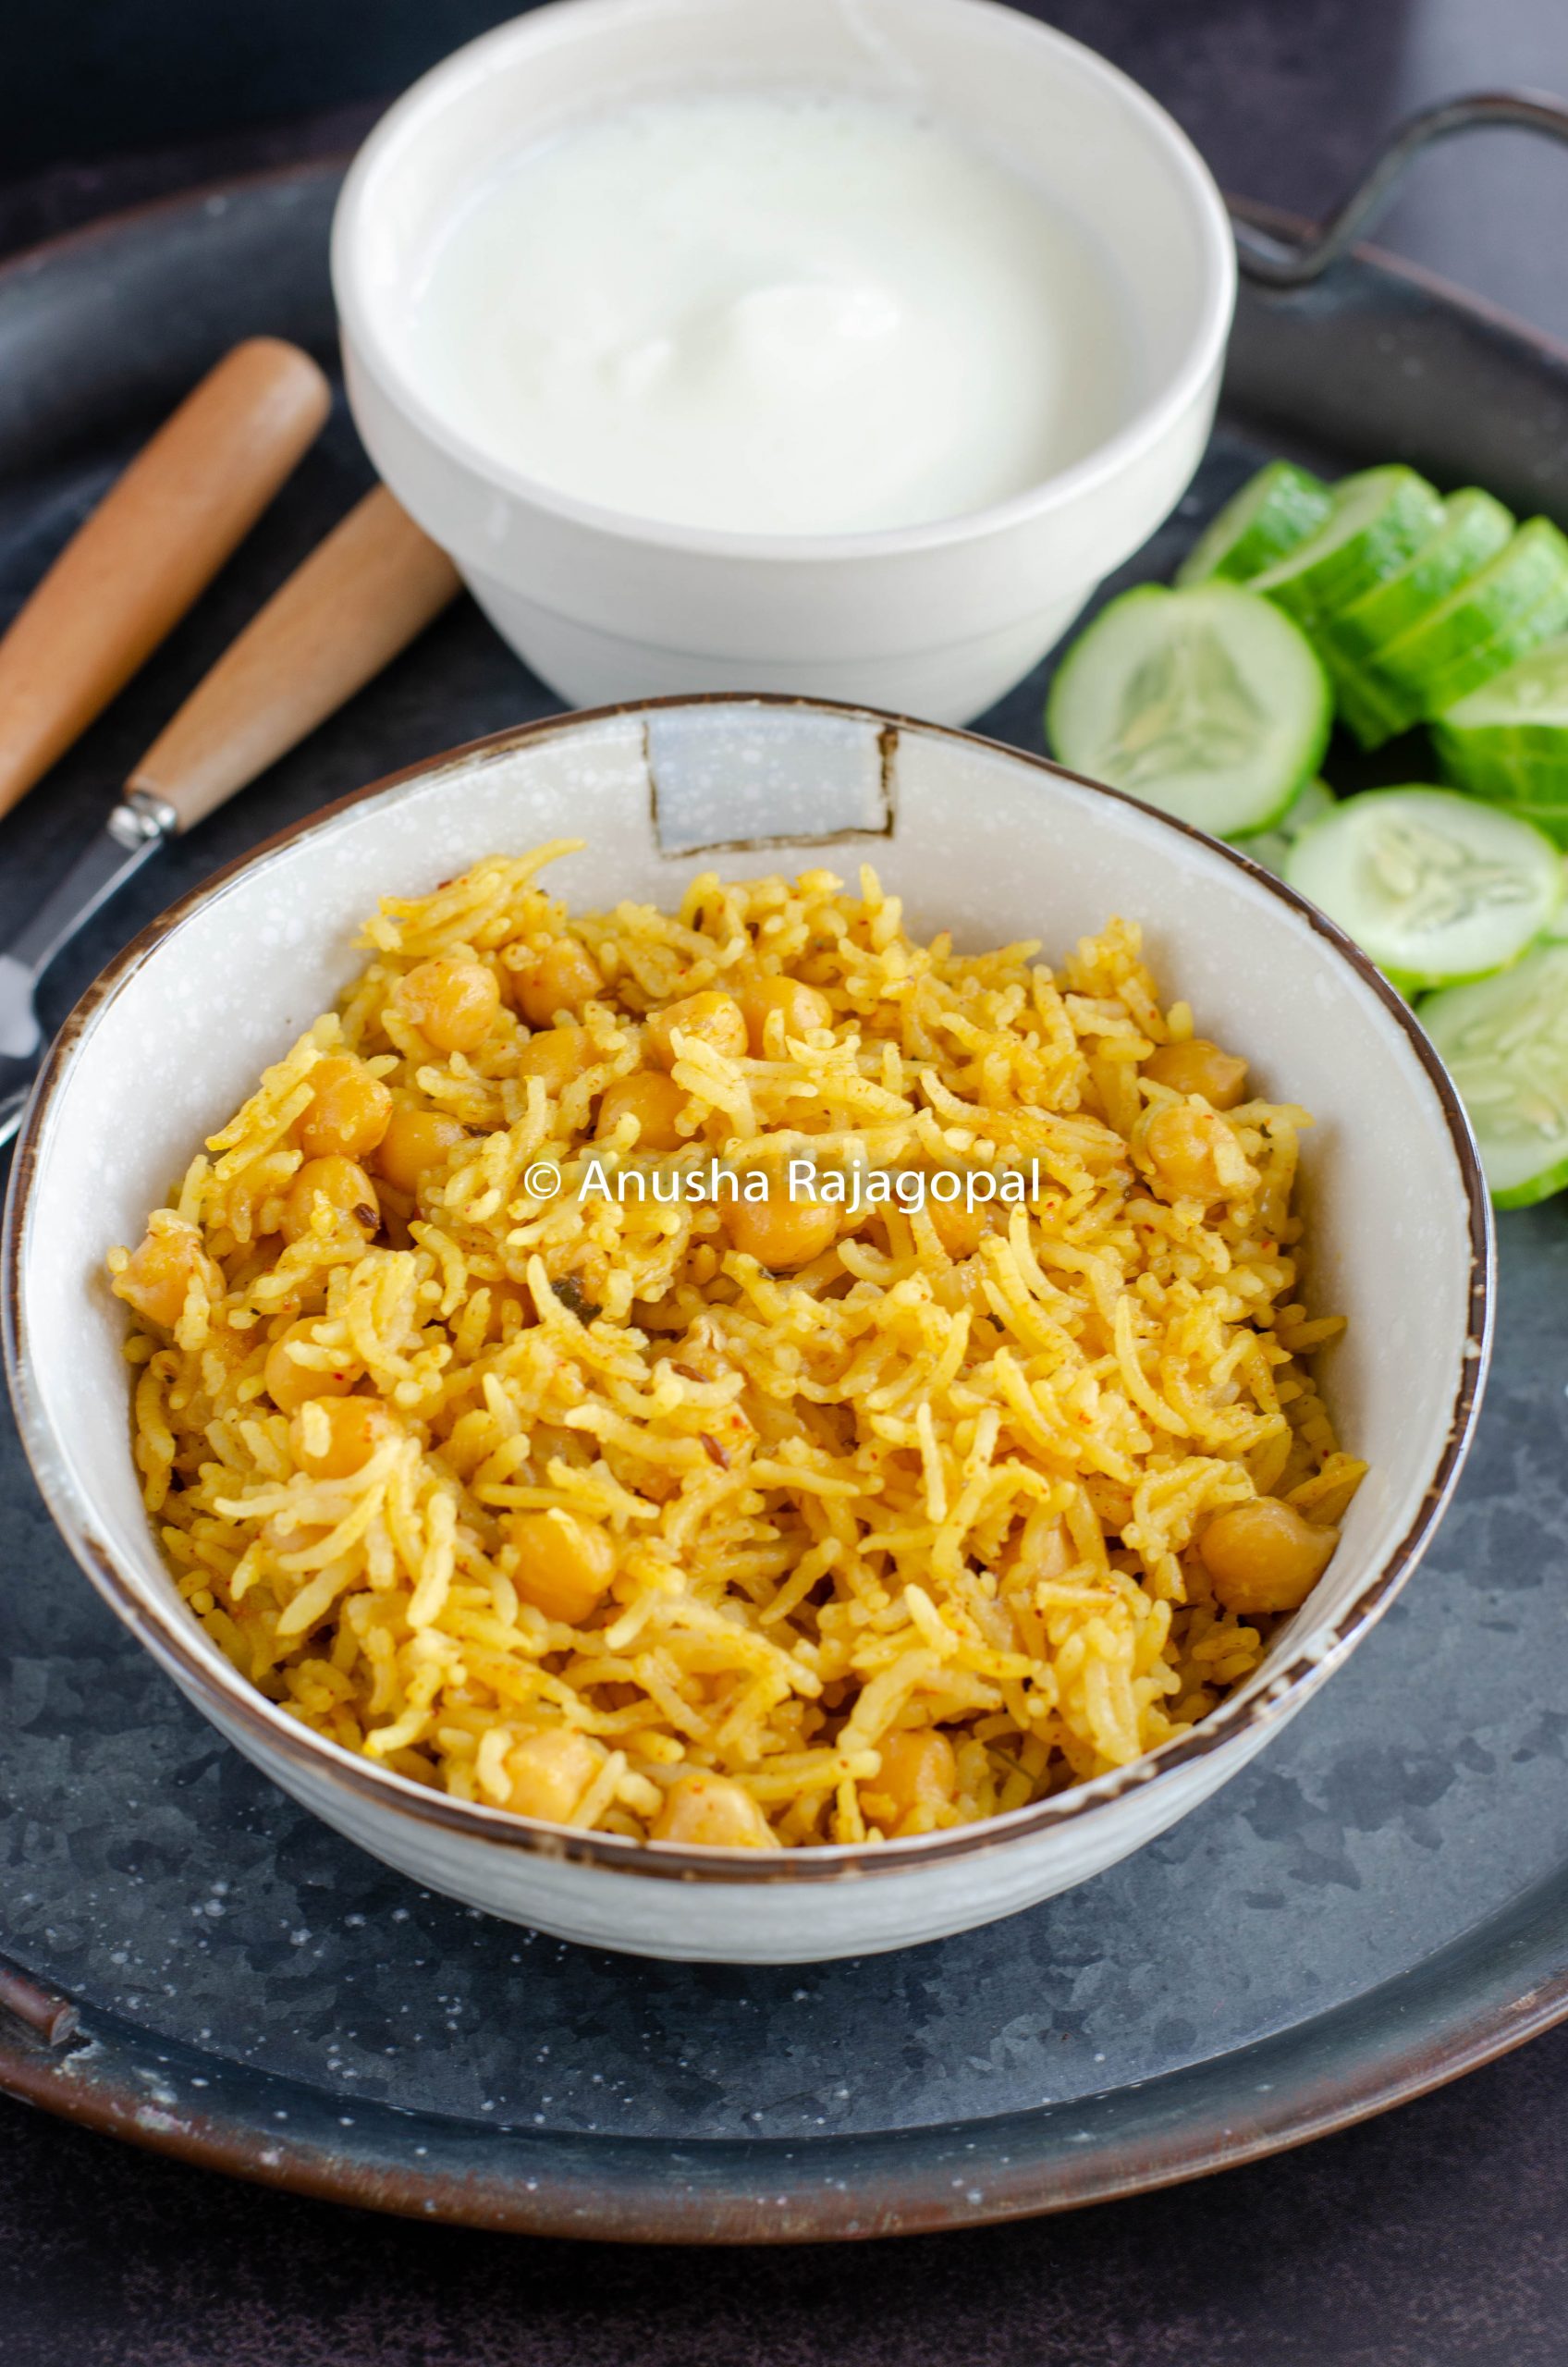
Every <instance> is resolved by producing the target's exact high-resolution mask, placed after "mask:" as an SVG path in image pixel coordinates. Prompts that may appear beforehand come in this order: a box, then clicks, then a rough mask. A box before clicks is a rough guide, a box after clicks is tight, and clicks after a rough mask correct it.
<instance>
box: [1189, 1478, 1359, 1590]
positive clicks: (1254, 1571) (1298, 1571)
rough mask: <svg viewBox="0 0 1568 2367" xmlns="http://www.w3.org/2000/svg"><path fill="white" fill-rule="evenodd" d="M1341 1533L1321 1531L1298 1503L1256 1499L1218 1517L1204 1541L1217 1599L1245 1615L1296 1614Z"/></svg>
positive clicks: (1203, 1550) (1202, 1548)
mask: <svg viewBox="0 0 1568 2367" xmlns="http://www.w3.org/2000/svg"><path fill="white" fill-rule="evenodd" d="M1339 1541H1340V1532H1339V1530H1338V1529H1337V1528H1317V1527H1314V1526H1313V1524H1312V1522H1311V1521H1309V1520H1304V1519H1303V1517H1302V1515H1301V1514H1300V1513H1298V1512H1297V1510H1296V1508H1295V1506H1294V1505H1293V1504H1287V1503H1285V1502H1282V1501H1281V1500H1280V1497H1278V1496H1256V1497H1255V1498H1254V1499H1253V1501H1252V1502H1251V1503H1247V1504H1232V1505H1231V1507H1230V1509H1229V1510H1228V1511H1226V1512H1222V1513H1216V1515H1215V1516H1214V1518H1213V1519H1212V1520H1211V1521H1210V1522H1209V1523H1208V1524H1207V1527H1205V1529H1204V1532H1203V1534H1202V1536H1201V1537H1200V1538H1199V1539H1198V1551H1199V1552H1200V1553H1201V1554H1202V1556H1203V1559H1204V1566H1205V1567H1206V1569H1207V1572H1208V1575H1209V1576H1210V1577H1211V1578H1212V1579H1213V1581H1214V1592H1215V1596H1216V1599H1217V1600H1219V1602H1221V1603H1223V1605H1224V1607H1225V1609H1226V1610H1227V1611H1235V1612H1240V1613H1242V1614H1243V1616H1250V1615H1254V1614H1262V1613H1266V1612H1270V1611H1295V1610H1297V1609H1298V1608H1299V1607H1300V1605H1301V1604H1302V1603H1304V1602H1305V1600H1306V1598H1307V1596H1308V1595H1309V1594H1310V1593H1311V1592H1312V1589H1313V1588H1314V1587H1315V1586H1316V1585H1317V1581H1318V1579H1319V1578H1320V1577H1321V1576H1322V1575H1323V1573H1324V1571H1325V1570H1326V1569H1327V1568H1328V1566H1329V1563H1330V1562H1331V1561H1332V1559H1333V1555H1334V1548H1335V1546H1336V1545H1337V1544H1338V1543H1339Z"/></svg>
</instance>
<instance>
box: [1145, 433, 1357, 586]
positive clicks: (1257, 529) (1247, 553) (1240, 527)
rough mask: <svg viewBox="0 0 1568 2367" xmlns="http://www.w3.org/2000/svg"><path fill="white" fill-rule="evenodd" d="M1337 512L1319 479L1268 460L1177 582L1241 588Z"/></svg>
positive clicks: (1210, 529) (1208, 531)
mask: <svg viewBox="0 0 1568 2367" xmlns="http://www.w3.org/2000/svg"><path fill="white" fill-rule="evenodd" d="M1332 507H1333V496H1332V494H1331V493H1330V492H1329V488H1328V486H1327V485H1326V484H1324V483H1323V480H1322V478H1321V477H1315V476H1313V475H1312V474H1311V473H1310V472H1309V471H1308V470H1306V469H1298V468H1297V467H1296V466H1295V464H1294V462H1293V461H1292V460H1270V461H1269V463H1268V467H1267V468H1266V469H1259V471H1258V472H1257V474H1256V476H1255V477H1249V478H1248V479H1247V482H1246V484H1244V485H1243V487H1242V489H1241V491H1240V493H1238V494H1236V495H1234V496H1233V497H1231V500H1229V501H1228V502H1227V503H1226V504H1225V507H1224V509H1221V510H1220V511H1219V513H1218V515H1217V516H1216V517H1215V518H1214V519H1213V520H1212V521H1210V523H1209V524H1208V525H1207V527H1206V528H1205V529H1204V532H1203V533H1201V534H1200V535H1199V536H1198V539H1197V541H1196V542H1195V543H1194V545H1193V547H1192V549H1191V550H1190V551H1189V552H1188V554H1187V556H1186V558H1185V559H1184V560H1183V561H1182V565H1181V566H1180V567H1179V568H1178V569H1177V570H1176V581H1177V583H1207V582H1208V581H1209V579H1210V577H1212V576H1216V575H1220V576H1224V577H1226V578H1227V579H1228V580H1229V581H1231V582H1232V583H1243V582H1244V581H1245V580H1246V578H1247V577H1248V576H1249V575H1256V574H1257V573H1258V572H1259V570H1261V569H1263V568H1266V567H1272V565H1273V564H1274V561H1275V560H1276V559H1279V558H1284V556H1285V553H1286V552H1287V551H1291V550H1294V548H1295V546H1296V545H1297V544H1298V543H1304V542H1305V540H1306V538H1307V536H1308V534H1311V533H1316V531H1317V528H1318V527H1319V526H1321V524H1322V523H1323V521H1324V520H1325V518H1327V516H1328V515H1329V510H1330V509H1331V508H1332Z"/></svg>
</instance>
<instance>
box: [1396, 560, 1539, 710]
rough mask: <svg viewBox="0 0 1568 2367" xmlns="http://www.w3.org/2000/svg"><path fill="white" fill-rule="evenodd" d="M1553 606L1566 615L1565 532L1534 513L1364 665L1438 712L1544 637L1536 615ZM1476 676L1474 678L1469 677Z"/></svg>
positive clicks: (1474, 688) (1426, 707)
mask: <svg viewBox="0 0 1568 2367" xmlns="http://www.w3.org/2000/svg"><path fill="white" fill-rule="evenodd" d="M1552 603H1556V606H1557V610H1558V611H1559V613H1558V616H1557V622H1562V621H1564V620H1568V537H1564V536H1563V535H1562V533H1559V531H1558V529H1557V528H1556V527H1555V526H1554V525H1553V524H1552V522H1551V521H1550V518H1532V519H1531V521H1530V522H1529V524H1528V525H1527V526H1521V527H1520V529H1519V531H1518V533H1516V534H1514V535H1513V536H1512V537H1511V539H1510V540H1509V542H1508V543H1507V544H1506V545H1505V546H1504V547H1503V549H1502V550H1501V551H1500V552H1499V553H1498V555H1497V557H1496V558H1493V559H1490V560H1488V563H1487V565H1486V566H1485V567H1483V568H1482V569H1481V570H1480V572H1479V573H1478V574H1476V575H1473V576H1472V577H1471V578H1470V580H1469V582H1468V583H1462V584H1460V585H1459V587H1458V589H1457V590H1455V591H1453V592H1451V593H1450V594H1449V595H1448V597H1447V598H1446V599H1445V600H1441V601H1439V603H1438V605H1437V607H1435V608H1433V609H1431V610H1430V611H1429V612H1428V614H1427V615H1426V616H1424V617H1422V618H1420V619H1418V621H1417V622H1416V623H1415V624H1413V625H1410V626H1408V627H1407V628H1406V630H1405V631H1404V632H1402V633H1400V634H1399V635H1398V636H1397V637H1396V638H1395V639H1394V640H1393V641H1390V642H1386V643H1385V644H1383V646H1382V647H1381V648H1380V649H1378V651H1376V652H1375V653H1374V655H1373V656H1372V657H1371V659H1370V660H1369V661H1368V664H1369V670H1370V671H1371V672H1372V674H1373V677H1374V679H1375V680H1376V681H1379V682H1387V683H1389V684H1390V685H1392V686H1393V687H1395V688H1396V689H1400V690H1404V691H1408V692H1410V693H1412V694H1413V695H1414V696H1415V699H1416V700H1417V701H1418V702H1419V704H1420V707H1421V711H1422V712H1423V713H1424V714H1425V713H1430V714H1437V715H1440V714H1441V712H1442V710H1443V708H1444V707H1445V706H1452V705H1453V702H1454V700H1455V699H1460V698H1464V696H1465V695H1466V693H1468V692H1470V691H1473V690H1477V689H1479V687H1480V683H1481V681H1486V680H1487V679H1488V672H1489V673H1491V674H1496V673H1501V670H1502V667H1503V665H1505V664H1506V665H1512V664H1513V660H1514V658H1516V657H1522V656H1524V655H1525V651H1526V650H1527V649H1532V648H1534V647H1535V645H1536V643H1537V642H1538V641H1539V640H1540V639H1541V638H1542V631H1541V630H1540V629H1538V628H1537V626H1536V624H1535V619H1537V618H1538V617H1539V616H1540V614H1541V611H1542V607H1543V605H1550V604H1552ZM1546 630H1549V631H1555V630H1556V625H1555V624H1554V625H1553V626H1551V627H1549V628H1546ZM1504 647H1505V648H1506V649H1507V651H1508V653H1509V654H1508V656H1507V657H1506V658H1505V659H1503V660H1501V663H1497V664H1490V663H1489V660H1490V657H1491V653H1492V652H1494V651H1496V650H1499V649H1501V648H1504ZM1483 668H1487V669H1488V670H1481V669H1483ZM1477 673H1478V674H1479V679H1478V680H1477V681H1471V680H1469V677H1470V676H1471V675H1472V674H1477ZM1458 684H1463V687H1462V688H1459V687H1452V686H1454V685H1458ZM1451 690H1452V695H1451Z"/></svg>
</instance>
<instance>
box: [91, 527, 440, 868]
mask: <svg viewBox="0 0 1568 2367" xmlns="http://www.w3.org/2000/svg"><path fill="white" fill-rule="evenodd" d="M459 589H460V583H459V576H458V571H457V569H456V568H455V567H454V566H453V565H452V562H451V560H450V559H449V558H447V555H446V553H445V551H442V550H440V549H438V548H437V546H435V544H434V543H433V542H432V541H431V540H430V537H429V536H428V534H424V533H421V531H420V529H419V528H418V527H417V526H416V525H415V524H414V521H413V520H412V519H411V518H410V516H409V514H408V512H407V511H406V510H404V509H399V508H398V504H397V502H396V501H395V500H394V499H393V497H392V496H391V495H390V494H389V493H388V492H387V490H386V486H385V485H377V487H376V489H375V491H374V493H367V494H366V496H365V497H364V499H363V500H362V501H361V502H360V503H359V504H358V505H357V507H356V508H354V509H350V510H349V515H348V516H347V518H345V519H344V520H343V521H342V522H341V523H340V524H339V525H337V526H336V527H334V529H333V531H332V533H330V534H328V536H327V537H326V540H325V542H324V543H322V544H320V545H319V546H317V548H316V549H315V550H313V551H312V553H311V556H310V558H308V559H306V560H305V561H304V563H303V565H302V566H300V567H298V568H296V569H295V570H294V573H293V574H292V575H291V576H290V577H289V579H288V583H285V584H284V585H283V586H282V588H281V589H280V590H279V591H277V592H275V593H274V595H273V596H272V598H271V599H270V600H269V601H268V602H267V604H266V606H265V607H264V608H261V609H259V610H258V611H257V613H256V615H255V616H254V617H252V618H251V621H250V623H249V624H248V625H247V626H246V628H245V630H244V632H242V633H241V634H240V635H239V639H238V641H236V642H233V643H232V644H230V646H229V647H228V648H227V650H226V651H225V652H224V655H223V656H221V657H220V658H219V659H218V662H217V664H216V665H215V666H214V668H213V669H212V672H211V673H210V674H208V675H207V676H206V677H205V679H204V680H203V681H201V682H199V683H198V684H197V686H196V688H195V690H193V691H192V692H191V693H190V697H189V698H188V699H187V700H186V702H185V705H183V706H182V707H181V708H180V710H179V712H178V715H177V716H176V717H174V719H173V721H172V722H171V723H169V724H168V725H167V726H166V727H165V730H163V731H161V732H160V733H159V735H158V737H157V739H156V740H154V741H153V745H152V746H151V747H150V748H149V749H148V751H147V754H145V755H144V756H143V757H142V759H141V763H140V764H139V765H138V766H137V767H136V769H135V771H134V772H133V773H132V774H131V775H130V778H129V781H128V782H127V784H126V786H127V788H128V789H141V790H147V791H151V793H152V794H153V796H155V797H161V798H162V799H163V800H164V801H165V803H166V804H169V805H172V806H173V808H174V810H175V812H176V814H177V815H178V817H179V828H181V829H182V830H188V829H190V826H191V824H192V823H193V822H200V821H201V820H202V817H203V816H204V815H208V814H210V813H211V812H212V810H213V808H214V805H221V804H222V803H223V801H224V799H225V798H226V797H232V796H233V794H234V792H235V791H236V790H237V789H243V788H244V787H245V785H246V783H247V782H248V781H252V780H254V779H255V778H256V776H257V774H258V773H261V772H264V771H265V769H266V767H268V765H270V764H275V763H276V760H277V758H278V757H279V756H282V755H285V754H287V753H288V750H289V749H290V748H292V747H294V746H296V745H297V743H298V742H300V741H301V740H303V739H304V737H305V735H306V733H307V732H310V731H313V730H315V728H316V725H317V724H318V723H321V722H324V721H325V718H326V717H327V716H329V715H331V714H332V713H333V712H334V711H335V709H337V707H340V706H341V705H343V703H344V701H345V700H346V699H349V698H351V697H352V696H353V693H355V692H356V691H357V690H359V689H360V688H361V686H362V685H363V684H364V683H366V682H368V681H370V680H371V678H372V676H373V675H375V674H379V673H380V671H381V669H382V668H383V667H384V666H386V665H387V664H389V663H390V661H391V660H392V659H393V658H394V657H396V656H397V655H398V651H399V650H400V649H404V648H406V647H407V646H408V644H409V643H410V641H412V640H413V638H414V636H415V635H416V634H417V633H421V632H423V631H424V628H425V626H426V625H427V624H429V623H430V622H431V620H432V619H433V618H435V617H436V616H438V615H439V614H440V612H441V610H442V609H443V608H444V607H446V606H447V602H448V601H450V600H452V599H453V598H455V597H456V595H457V593H458V592H459Z"/></svg>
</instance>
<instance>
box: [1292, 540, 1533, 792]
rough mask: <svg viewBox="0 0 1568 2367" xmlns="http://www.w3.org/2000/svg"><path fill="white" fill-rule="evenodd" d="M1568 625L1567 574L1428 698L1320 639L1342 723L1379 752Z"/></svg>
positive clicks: (1462, 661)
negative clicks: (1403, 732) (1539, 600)
mask: <svg viewBox="0 0 1568 2367" xmlns="http://www.w3.org/2000/svg"><path fill="white" fill-rule="evenodd" d="M1565 624H1568V575H1565V576H1564V578H1563V579H1562V582H1561V583H1557V584H1554V585H1553V586H1552V588H1551V589H1550V591H1549V593H1548V594H1547V596H1546V598H1545V600H1544V601H1542V602H1541V603H1540V604H1539V605H1538V606H1537V607H1534V608H1532V609H1530V610H1529V612H1528V613H1527V614H1526V615H1525V616H1521V617H1515V618H1513V619H1512V620H1511V621H1510V622H1509V623H1508V624H1507V625H1505V626H1504V627H1503V629H1502V632H1501V634H1500V635H1498V636H1495V637H1494V638H1493V639H1491V640H1489V641H1486V642H1481V643H1477V644H1476V645H1475V646H1474V647H1472V648H1470V649H1469V650H1467V651H1466V652H1465V653H1464V656H1461V657H1460V658H1459V659H1457V660H1456V661H1455V663H1454V664H1452V666H1450V667H1449V668H1448V669H1447V670H1446V672H1444V673H1441V674H1439V675H1438V676H1437V677H1436V678H1435V680H1433V681H1431V682H1430V683H1428V685H1427V689H1426V692H1425V693H1424V694H1422V693H1416V692H1415V691H1414V690H1413V689H1412V688H1411V687H1410V686H1409V685H1408V684H1406V683H1403V682H1395V681H1391V680H1390V678H1389V677H1388V676H1387V675H1386V674H1385V673H1384V672H1383V671H1382V669H1381V667H1380V665H1379V662H1378V659H1377V658H1372V659H1370V660H1363V661H1362V662H1361V663H1360V664H1359V665H1352V664H1350V663H1349V662H1348V661H1347V660H1346V659H1345V658H1343V657H1341V656H1340V655H1339V654H1338V653H1337V652H1336V651H1334V650H1333V649H1332V648H1330V647H1329V645H1328V644H1326V642H1325V641H1324V638H1323V635H1322V633H1321V632H1318V633H1317V635H1316V636H1315V638H1316V640H1317V648H1318V654H1319V656H1321V657H1322V658H1323V661H1324V663H1325V665H1326V666H1327V667H1328V669H1329V677H1330V679H1331V681H1333V684H1334V688H1335V693H1336V696H1337V697H1338V700H1339V705H1340V715H1341V721H1343V722H1344V723H1346V724H1347V725H1348V726H1349V728H1350V730H1352V731H1353V732H1354V735H1355V737H1356V738H1357V740H1359V741H1360V742H1361V744H1362V746H1363V747H1364V748H1380V747H1381V746H1382V745H1383V742H1385V741H1387V740H1392V739H1395V738H1396V737H1397V736H1398V735H1399V733H1400V732H1402V731H1409V730H1412V729H1413V728H1414V727H1415V725H1416V724H1417V723H1420V722H1423V721H1427V722H1436V721H1438V720H1439V718H1440V717H1442V716H1444V715H1446V713H1447V712H1448V710H1449V708H1450V707H1452V706H1455V705H1458V703H1459V701H1460V700H1461V699H1464V698H1467V697H1469V696H1470V694H1471V693H1473V692H1476V691H1479V690H1483V689H1485V687H1486V686H1487V684H1488V682H1491V681H1494V680H1495V679H1496V677H1497V676H1498V675H1499V674H1504V673H1506V672H1507V671H1508V669H1509V668H1510V667H1512V666H1515V665H1517V664H1518V662H1519V660H1520V659H1521V658H1522V657H1527V656H1529V655H1530V654H1531V652H1532V651H1533V650H1535V649H1536V648H1537V647H1538V646H1539V644H1541V643H1542V642H1544V641H1550V640H1551V639H1552V638H1553V637H1554V636H1555V635H1556V634H1558V633H1559V632H1562V628H1563V626H1564V625H1565ZM1461 785H1462V786H1468V784H1467V783H1464V784H1461Z"/></svg>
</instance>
